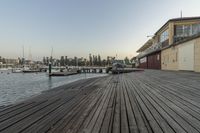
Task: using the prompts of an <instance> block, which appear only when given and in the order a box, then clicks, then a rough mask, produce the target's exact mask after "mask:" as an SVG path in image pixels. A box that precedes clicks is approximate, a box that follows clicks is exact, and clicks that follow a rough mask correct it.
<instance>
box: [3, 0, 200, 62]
mask: <svg viewBox="0 0 200 133" xmlns="http://www.w3.org/2000/svg"><path fill="white" fill-rule="evenodd" d="M181 10H182V12H183V17H191V16H200V0H1V1H0V20H1V21H0V56H3V57H6V58H17V57H22V46H24V48H25V57H28V55H29V51H30V49H31V54H32V57H33V59H41V58H42V57H43V56H50V53H51V48H52V47H53V49H54V52H53V56H54V57H56V58H60V56H61V55H67V56H69V57H74V56H78V57H81V56H83V57H88V54H89V53H91V54H100V55H102V56H103V57H106V56H107V55H110V56H115V55H116V54H117V55H118V58H124V57H125V56H128V57H129V58H130V57H132V56H135V55H136V52H135V51H136V50H137V49H138V48H139V47H140V46H141V45H143V44H144V43H145V42H146V41H147V40H148V38H147V36H148V35H152V34H154V33H155V32H156V31H157V30H158V29H159V28H160V27H161V26H162V25H163V24H164V23H165V22H166V21H167V20H168V19H171V18H177V17H180V11H181Z"/></svg>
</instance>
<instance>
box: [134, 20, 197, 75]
mask: <svg viewBox="0 0 200 133" xmlns="http://www.w3.org/2000/svg"><path fill="white" fill-rule="evenodd" d="M137 52H138V53H139V54H138V56H137V58H138V60H139V67H140V68H145V69H162V70H186V71H195V72H200V17H185V18H175V19H170V20H168V21H167V22H166V23H165V24H164V25H163V26H162V27H161V28H160V29H159V30H158V31H157V32H156V33H155V34H154V36H153V37H152V38H151V39H150V40H148V41H147V42H146V43H145V44H144V45H143V46H142V47H141V48H140V49H138V50H137Z"/></svg>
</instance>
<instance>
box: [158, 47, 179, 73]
mask: <svg viewBox="0 0 200 133" xmlns="http://www.w3.org/2000/svg"><path fill="white" fill-rule="evenodd" d="M161 69H162V70H178V47H177V46H176V47H171V48H168V49H165V50H163V51H162V52H161Z"/></svg>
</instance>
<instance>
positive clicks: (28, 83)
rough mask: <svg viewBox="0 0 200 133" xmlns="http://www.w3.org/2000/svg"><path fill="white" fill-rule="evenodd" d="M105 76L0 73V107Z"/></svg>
mask: <svg viewBox="0 0 200 133" xmlns="http://www.w3.org/2000/svg"><path fill="white" fill-rule="evenodd" d="M99 76H106V74H86V75H85V74H79V75H72V76H64V77H51V78H49V77H48V76H47V74H46V73H38V74H35V73H26V74H23V73H10V74H8V73H7V72H5V71H4V72H3V73H1V71H0V106H3V105H8V104H12V103H15V102H19V101H22V100H25V99H27V98H29V97H31V96H34V95H38V94H40V93H41V92H42V91H45V90H49V89H52V88H55V87H58V86H61V85H64V84H67V83H70V82H73V81H77V80H80V79H85V78H93V77H99Z"/></svg>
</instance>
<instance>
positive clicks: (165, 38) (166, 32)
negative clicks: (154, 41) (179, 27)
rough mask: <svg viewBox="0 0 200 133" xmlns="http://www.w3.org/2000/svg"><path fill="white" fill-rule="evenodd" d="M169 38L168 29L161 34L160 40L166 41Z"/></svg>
mask: <svg viewBox="0 0 200 133" xmlns="http://www.w3.org/2000/svg"><path fill="white" fill-rule="evenodd" d="M167 39H169V33H168V30H166V31H164V32H163V33H162V34H161V35H160V42H164V41H166V40H167Z"/></svg>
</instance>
